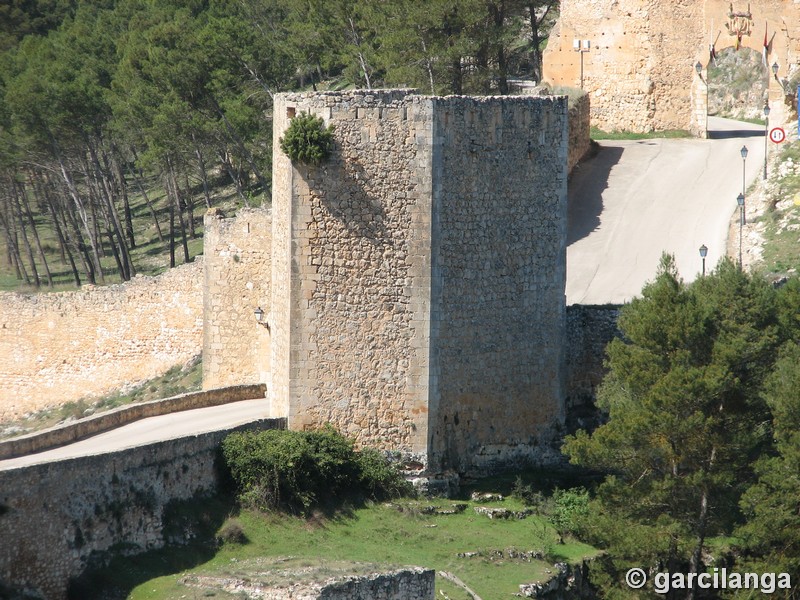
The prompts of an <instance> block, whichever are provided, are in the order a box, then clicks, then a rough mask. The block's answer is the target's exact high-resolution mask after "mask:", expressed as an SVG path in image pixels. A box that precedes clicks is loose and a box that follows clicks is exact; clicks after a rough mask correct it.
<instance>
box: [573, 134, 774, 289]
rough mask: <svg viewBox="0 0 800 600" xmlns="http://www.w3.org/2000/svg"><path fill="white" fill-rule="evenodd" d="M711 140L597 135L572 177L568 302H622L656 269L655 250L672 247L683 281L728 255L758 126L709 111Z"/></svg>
mask: <svg viewBox="0 0 800 600" xmlns="http://www.w3.org/2000/svg"><path fill="white" fill-rule="evenodd" d="M709 121H710V123H709V129H710V130H711V131H712V134H711V135H712V136H713V138H712V139H708V140H696V139H679V140H661V139H659V140H638V141H606V142H601V149H600V152H599V154H598V155H597V156H596V157H595V158H593V159H591V160H589V161H587V162H585V163H584V164H583V165H581V166H580V167H579V169H578V170H577V171H576V172H575V173H574V174H573V176H572V178H571V180H570V183H569V225H568V236H567V244H568V247H567V290H566V294H567V304H605V303H608V302H614V303H621V302H625V301H626V300H629V299H630V298H632V297H634V296H638V295H639V293H640V291H641V289H642V286H643V285H644V284H645V282H647V281H649V280H652V279H653V277H654V276H655V272H656V268H657V266H658V262H659V259H660V257H661V253H662V252H664V251H666V252H669V253H671V254H674V255H675V258H676V262H677V266H678V270H679V272H680V274H681V276H682V277H683V278H684V279H685V280H686V281H691V280H693V279H695V278H696V277H697V276H698V275H699V272H700V269H701V259H700V254H699V252H698V249H699V248H700V246H701V245H703V244H705V245H706V246H707V247H708V257H707V258H706V266H707V268H711V267H713V266H714V265H715V264H716V263H717V261H718V260H719V259H720V258H721V257H722V256H724V254H725V243H726V239H727V236H728V225H729V221H730V218H731V215H732V213H733V212H734V211H736V210H738V209H737V205H736V196H737V195H738V194H739V193H740V192H741V191H742V158H741V155H740V152H739V150H740V148H741V147H742V145H746V146H747V148H748V150H749V152H748V156H747V160H746V162H745V166H746V177H747V184H748V185H749V184H750V182H752V181H753V180H754V179H755V178H756V177H759V176H760V174H761V173H762V172H763V165H764V128H763V127H760V126H758V125H751V124H748V123H740V122H737V121H730V120H727V119H719V118H710V119H709Z"/></svg>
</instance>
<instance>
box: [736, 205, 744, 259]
mask: <svg viewBox="0 0 800 600" xmlns="http://www.w3.org/2000/svg"><path fill="white" fill-rule="evenodd" d="M736 204H738V205H739V270H741V269H742V226H743V225H744V194H739V195H738V196H736Z"/></svg>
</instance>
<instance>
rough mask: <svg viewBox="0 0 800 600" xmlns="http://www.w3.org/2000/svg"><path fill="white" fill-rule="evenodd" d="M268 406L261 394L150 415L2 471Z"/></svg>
mask: <svg viewBox="0 0 800 600" xmlns="http://www.w3.org/2000/svg"><path fill="white" fill-rule="evenodd" d="M268 407H269V405H268V403H267V401H266V400H265V399H264V398H259V399H257V400H243V401H241V402H232V403H230V404H223V405H222V406H214V407H211V408H198V409H194V410H186V411H182V412H176V413H171V414H168V415H161V416H159V417H150V418H147V419H142V420H140V421H136V422H134V423H129V424H128V425H124V426H122V427H119V428H117V429H114V430H112V431H107V432H105V433H100V434H98V435H96V436H92V437H90V438H87V439H85V440H81V441H80V442H75V443H74V444H69V445H67V446H62V447H61V448H55V449H53V450H47V451H45V452H39V453H38V454H31V455H29V456H21V457H19V458H11V459H8V460H3V461H0V471H3V470H7V469H14V468H18V467H25V466H28V465H34V464H40V463H44V462H49V461H54V460H64V459H68V458H75V457H78V456H87V455H94V454H104V453H107V452H114V451H116V450H123V449H125V448H132V447H134V446H141V445H144V444H149V443H152V442H158V441H162V440H170V439H175V438H180V437H186V436H190V435H196V434H200V433H208V432H209V431H217V430H220V429H229V428H232V427H236V426H238V425H243V424H244V423H249V422H251V421H256V420H258V419H265V418H268V417H270V415H269V414H268Z"/></svg>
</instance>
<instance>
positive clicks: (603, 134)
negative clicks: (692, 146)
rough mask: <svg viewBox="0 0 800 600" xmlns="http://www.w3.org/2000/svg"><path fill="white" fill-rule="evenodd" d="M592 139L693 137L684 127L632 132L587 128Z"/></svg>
mask: <svg viewBox="0 0 800 600" xmlns="http://www.w3.org/2000/svg"><path fill="white" fill-rule="evenodd" d="M589 136H590V137H591V138H592V139H593V140H653V139H679V138H690V137H693V136H692V134H690V133H689V132H688V131H686V130H685V129H667V130H664V131H648V132H645V133H634V132H632V131H603V130H602V129H598V128H597V127H592V128H591V129H590V130H589Z"/></svg>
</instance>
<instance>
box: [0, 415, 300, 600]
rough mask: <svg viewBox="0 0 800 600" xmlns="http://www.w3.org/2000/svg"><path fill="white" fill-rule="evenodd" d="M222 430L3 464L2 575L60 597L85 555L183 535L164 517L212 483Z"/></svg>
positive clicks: (51, 598)
mask: <svg viewBox="0 0 800 600" xmlns="http://www.w3.org/2000/svg"><path fill="white" fill-rule="evenodd" d="M285 427H286V420H285V419H265V420H262V421H255V422H253V423H248V424H247V425H244V426H242V427H239V428H237V430H240V429H273V428H275V429H277V428H281V429H282V428H285ZM228 433H230V431H215V432H212V433H206V434H201V435H197V436H192V437H184V438H179V439H175V440H169V441H165V442H159V443H156V444H150V445H147V446H139V447H137V448H131V449H127V450H121V451H119V452H113V453H108V454H100V455H95V456H85V457H81V458H74V459H69V460H62V461H56V462H50V463H44V464H40V465H34V466H30V467H23V468H16V469H9V470H4V471H3V470H0V539H1V540H4V543H2V544H0V582H2V583H5V584H6V585H9V586H12V587H14V588H17V589H28V590H31V591H34V592H35V593H37V594H38V595H40V596H41V597H43V598H47V600H63V599H65V598H66V594H67V588H68V585H69V582H70V579H72V578H75V577H77V576H79V575H80V574H81V573H82V572H83V571H84V569H85V568H86V566H87V565H88V564H89V561H90V560H96V559H98V557H101V556H103V555H104V554H105V553H107V552H109V551H124V552H128V553H130V554H137V553H140V552H144V551H146V550H152V549H155V548H160V547H163V546H164V545H165V543H167V542H169V541H173V542H180V541H185V540H180V539H175V540H169V539H167V537H168V536H167V532H165V529H164V526H165V522H164V520H165V514H166V513H167V511H168V510H169V506H170V505H171V504H172V503H173V502H175V501H179V500H190V499H195V498H198V497H202V496H203V495H205V494H211V493H213V492H214V491H215V490H216V489H217V485H218V483H219V479H218V472H217V454H218V451H219V444H220V442H221V441H222V439H223V438H224V437H225V436H226V435H227V434H228ZM182 534H183V535H185V532H183V533H182ZM6 542H8V543H6Z"/></svg>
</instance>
